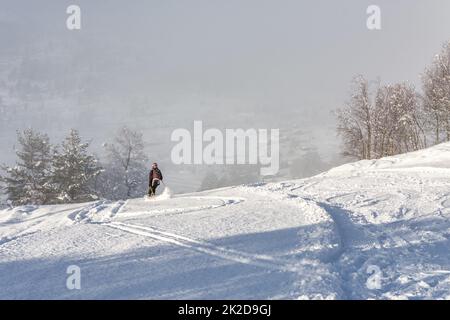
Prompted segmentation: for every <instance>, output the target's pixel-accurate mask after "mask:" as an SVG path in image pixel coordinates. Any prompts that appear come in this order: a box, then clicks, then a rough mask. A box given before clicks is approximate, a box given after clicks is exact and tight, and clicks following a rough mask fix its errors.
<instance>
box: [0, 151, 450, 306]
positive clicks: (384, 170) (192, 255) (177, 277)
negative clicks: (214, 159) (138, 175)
mask: <svg viewBox="0 0 450 320" xmlns="http://www.w3.org/2000/svg"><path fill="white" fill-rule="evenodd" d="M449 239H450V144H442V145H438V146H435V147H432V148H430V149H427V150H422V151H419V152H414V153H410V154H406V155H401V156H396V157H390V158H384V159H381V160H377V161H360V162H356V163H352V164H347V165H344V166H341V167H338V168H335V169H332V170H330V171H329V172H326V173H323V174H321V175H318V176H315V177H312V178H309V179H303V180H296V181H288V182H283V183H274V184H258V185H250V186H238V187H233V188H225V189H218V190H212V191H208V192H202V193H192V194H183V195H174V196H171V197H169V196H164V197H159V198H158V199H155V200H144V199H133V200H128V201H124V202H116V203H109V202H105V201H98V202H95V203H87V204H74V205H65V206H41V207H35V206H25V207H19V208H13V209H7V210H3V211H0V270H1V272H0V287H1V288H2V290H1V291H0V298H13V299H23V298H38V299H42V298H62V299H76V298H80V299H87V298H94V299H105V298H112V299H115V298H137V299H183V298H185V299H217V298H225V299H231V298H233V299H240V298H243V299H246V298H249V299H266V298H268V299H298V298H300V299H370V298H375V299H397V298H401V299H428V298H443V299H450V249H449V248H450V240H449ZM69 265H77V266H79V267H80V269H81V289H80V290H68V289H67V288H66V279H67V277H68V275H67V274H66V269H67V267H68V266H69Z"/></svg>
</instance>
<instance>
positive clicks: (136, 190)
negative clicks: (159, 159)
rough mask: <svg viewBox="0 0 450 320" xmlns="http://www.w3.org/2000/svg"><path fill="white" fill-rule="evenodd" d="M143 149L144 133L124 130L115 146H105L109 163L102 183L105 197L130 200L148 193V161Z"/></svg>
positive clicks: (100, 183)
mask: <svg viewBox="0 0 450 320" xmlns="http://www.w3.org/2000/svg"><path fill="white" fill-rule="evenodd" d="M144 147H145V144H144V140H143V137H142V133H139V132H136V131H133V130H131V129H129V128H128V127H123V128H121V129H120V130H119V132H118V133H117V135H116V137H115V141H114V143H112V144H110V145H106V150H107V163H106V164H105V172H104V174H102V175H101V177H100V182H99V185H100V189H101V190H102V195H103V196H104V197H106V198H109V199H113V200H119V199H128V198H134V197H138V196H142V195H144V194H145V193H146V192H147V183H148V182H147V174H148V170H147V168H146V163H147V162H148V158H147V156H146V154H145V152H144Z"/></svg>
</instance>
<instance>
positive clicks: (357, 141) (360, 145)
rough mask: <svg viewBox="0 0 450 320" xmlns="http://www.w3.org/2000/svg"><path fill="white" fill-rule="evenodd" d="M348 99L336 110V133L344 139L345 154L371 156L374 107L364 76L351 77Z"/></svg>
mask: <svg viewBox="0 0 450 320" xmlns="http://www.w3.org/2000/svg"><path fill="white" fill-rule="evenodd" d="M352 91H353V92H352V94H351V98H350V100H349V101H348V102H347V103H346V105H345V106H344V108H341V109H338V110H337V118H338V128H337V130H338V134H339V135H340V136H341V137H342V139H343V140H344V151H343V154H344V155H345V156H350V157H355V158H358V159H370V158H371V157H372V153H371V152H372V140H373V128H372V125H373V119H374V107H373V104H371V102H370V88H369V83H368V81H367V80H366V79H364V77H362V76H357V77H355V78H354V79H353V88H352Z"/></svg>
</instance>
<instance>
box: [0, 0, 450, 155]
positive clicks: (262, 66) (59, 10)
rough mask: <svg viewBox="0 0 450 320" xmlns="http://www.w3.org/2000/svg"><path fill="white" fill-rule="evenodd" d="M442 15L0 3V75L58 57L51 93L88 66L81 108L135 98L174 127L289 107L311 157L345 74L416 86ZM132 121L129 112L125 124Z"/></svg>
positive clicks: (417, 8)
mask: <svg viewBox="0 0 450 320" xmlns="http://www.w3.org/2000/svg"><path fill="white" fill-rule="evenodd" d="M70 4H77V5H79V6H80V7H81V10H82V30H80V31H69V30H67V29H66V25H65V21H66V17H67V14H66V13H65V10H66V8H67V6H68V5H70ZM370 4H376V5H379V6H380V7H381V10H382V11H381V13H382V30H380V31H369V30H368V29H367V28H366V18H367V15H366V12H365V11H366V8H367V6H368V5H370ZM449 14H450V1H448V0H428V1H425V0H420V1H418V0H383V1H381V0H376V1H372V0H371V1H365V0H341V1H331V0H329V1H323V0H319V1H317V0H314V1H312V0H310V1H300V0H281V1H280V0H277V1H274V0H272V1H267V0H221V1H218V0H190V1H180V0H179V1H171V0H165V1H148V0H147V1H144V0H142V1H137V0H133V1H117V0H116V1H93V0H89V1H87V0H85V1H62V0H58V1H56V0H55V1H48V0H46V1H21V0H19V1H17V0H14V1H13V0H0V37H1V39H2V41H1V42H0V59H1V62H2V64H0V68H2V69H3V70H0V75H1V74H2V73H7V71H6V69H5V68H6V67H7V65H8V61H12V62H11V63H14V61H16V60H17V59H20V58H21V57H22V56H28V57H29V56H32V57H33V56H35V57H41V56H46V57H47V59H49V61H50V63H54V62H55V61H62V62H61V65H64V66H65V67H64V68H63V69H62V68H61V65H58V67H57V68H59V69H60V70H61V71H60V73H61V74H58V77H59V78H61V79H63V80H64V85H65V87H64V88H65V89H61V95H63V94H62V93H63V91H64V92H65V91H67V88H70V86H71V85H72V83H73V86H74V87H75V86H79V85H80V82H82V83H87V81H88V80H89V81H91V80H92V79H91V77H93V75H92V74H90V71H86V70H95V72H92V73H95V75H96V76H98V77H101V78H98V79H102V80H101V81H100V80H98V79H97V80H95V79H94V80H92V85H91V86H90V89H91V91H92V92H91V93H90V96H89V97H90V99H91V100H90V101H89V103H90V104H91V105H94V107H96V108H98V109H101V110H102V111H103V112H104V113H105V117H106V118H107V117H108V115H107V113H108V109H107V106H111V105H112V104H114V103H119V102H118V101H120V103H121V104H123V105H124V108H128V107H129V106H128V105H127V102H128V101H132V100H133V99H135V98H136V96H145V99H147V100H146V101H147V102H146V103H147V105H148V108H152V110H153V111H154V112H164V110H165V109H166V108H169V107H171V108H175V109H176V112H177V114H178V115H179V116H180V117H181V118H182V119H185V123H183V121H182V120H180V121H178V122H177V123H176V124H174V126H175V127H176V126H180V125H181V126H185V127H190V126H191V125H192V121H193V120H195V118H196V117H197V116H198V114H196V108H197V107H198V106H200V105H201V106H202V107H203V108H206V109H208V110H209V111H210V113H211V114H212V115H211V117H213V114H214V112H215V111H218V112H219V113H220V114H221V115H222V114H223V113H226V112H227V110H229V112H230V113H231V112H235V111H234V110H235V109H236V108H237V109H239V110H240V111H242V110H246V108H248V112H249V113H250V115H251V114H255V123H254V124H249V125H252V126H254V125H258V124H259V122H258V119H259V116H260V114H263V115H264V116H265V117H266V118H269V119H274V125H278V126H283V123H282V122H279V121H276V120H275V119H277V118H278V117H285V118H286V119H289V118H290V112H291V111H292V112H294V111H295V114H296V116H297V117H298V119H299V123H301V124H302V125H303V124H305V123H306V124H307V128H306V131H311V132H312V131H314V139H315V140H314V141H315V143H316V144H317V146H318V148H319V150H320V152H321V153H322V154H325V155H329V154H332V155H331V156H333V155H334V154H337V152H338V150H337V146H338V140H337V138H336V137H335V135H334V118H333V116H332V114H331V111H332V110H334V109H335V108H337V107H339V106H341V105H342V104H343V103H344V102H345V100H346V99H347V97H348V91H349V86H350V81H351V79H352V77H353V76H355V75H357V74H363V75H364V76H366V77H367V78H368V79H374V80H375V79H376V78H378V77H379V78H380V79H381V81H382V82H383V83H389V82H397V81H406V80H407V81H411V82H412V83H414V84H415V85H416V86H417V87H418V89H419V90H420V74H421V73H422V72H423V70H424V68H425V67H426V66H427V65H429V64H430V62H431V61H432V58H433V56H434V55H435V54H437V53H438V52H439V50H440V48H441V46H442V44H443V42H444V41H448V40H450V19H449ZM36 59H38V58H36ZM39 59H41V58H39ZM5 63H6V64H5ZM46 63H47V62H46ZM55 63H56V62H55ZM66 65H67V68H66ZM77 70H81V71H80V72H82V73H83V74H84V76H83V77H82V78H80V76H78V75H77V76H75V74H76V73H77V72H78V71H77ZM34 77H35V78H37V79H35V80H36V81H39V80H40V79H39V74H38V76H37V77H36V75H34ZM80 79H81V80H80ZM86 79H88V80H86ZM96 81H97V82H96ZM65 96H66V94H65ZM100 96H101V97H102V98H101V99H102V100H101V101H102V102H98V101H100V98H99V97H100ZM108 99H110V100H108ZM44 100H45V99H44ZM3 101H5V97H3ZM18 103H19V102H18ZM42 103H43V104H45V103H46V101H43V102H42ZM77 103H80V101H77ZM96 103H98V104H97V105H96ZM19 104H20V103H19ZM130 104H131V102H130ZM68 105H70V104H65V106H66V107H67V106H68ZM61 108H65V107H64V106H61ZM71 108H76V107H71ZM130 108H131V107H130ZM72 111H73V110H72ZM30 112H39V110H37V109H36V110H34V109H32V110H31V111H30ZM131 114H133V116H132V115H131ZM191 115H192V116H191ZM134 117H139V116H136V115H135V112H130V118H129V119H127V120H128V122H129V123H128V124H130V123H131V124H133V121H134V119H135V118H134ZM168 117H170V116H169V115H168ZM119 118H120V119H119ZM81 119H82V120H80V119H78V120H77V121H79V123H80V125H81V123H83V122H84V118H82V117H81ZM221 119H223V123H222V124H223V125H224V126H232V125H233V124H232V121H230V120H229V119H233V117H232V116H231V117H230V118H229V119H228V118H224V117H223V116H220V118H219V119H215V120H211V123H212V124H216V125H220V121H221ZM116 120H117V121H116V122H118V123H121V121H122V122H127V121H126V120H124V119H123V117H118V119H116ZM289 120H292V119H289ZM74 121H75V120H74ZM149 121H151V120H149ZM167 121H168V122H170V119H167ZM110 122H111V121H109V122H108V125H109V124H110ZM262 124H264V125H270V123H269V124H268V123H267V120H265V121H264V122H261V125H262ZM25 125H27V126H30V125H33V123H31V124H30V123H26V124H18V125H17V128H15V127H13V126H12V125H11V127H9V128H3V129H1V131H0V132H1V134H2V135H3V137H2V138H3V140H2V148H5V147H6V146H8V144H9V145H12V143H13V141H14V139H15V130H16V129H20V126H25ZM89 125H91V126H92V124H89ZM108 125H107V124H104V123H102V122H101V121H100V122H98V123H96V126H97V128H98V131H99V132H102V134H99V138H98V142H100V141H101V140H102V139H105V135H106V134H105V133H104V132H108V134H110V132H112V131H113V129H111V128H110V127H109V126H108ZM36 126H38V127H41V128H42V126H43V125H36ZM46 126H47V129H49V130H48V131H50V132H51V131H52V130H51V126H52V125H49V124H46ZM86 126H87V124H86ZM103 126H104V128H108V129H102V127H103ZM140 126H141V127H142V125H140ZM149 126H150V127H152V125H149ZM281 129H283V128H281ZM54 131H57V132H59V128H58V129H55V130H54ZM93 132H95V130H92V131H91V132H89V134H90V135H91V136H92V135H93ZM93 138H94V137H93ZM0 160H1V159H0Z"/></svg>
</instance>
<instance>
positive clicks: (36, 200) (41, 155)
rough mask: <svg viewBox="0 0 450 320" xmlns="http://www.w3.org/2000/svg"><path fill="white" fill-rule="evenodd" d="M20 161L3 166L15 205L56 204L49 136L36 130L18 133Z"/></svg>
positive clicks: (8, 194)
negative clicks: (52, 187)
mask: <svg viewBox="0 0 450 320" xmlns="http://www.w3.org/2000/svg"><path fill="white" fill-rule="evenodd" d="M17 138H18V142H19V149H18V150H17V151H16V155H17V157H18V161H17V163H16V165H15V166H14V167H7V166H3V167H2V169H3V170H4V171H5V175H4V176H3V177H1V180H2V182H3V183H4V185H5V187H4V191H5V193H6V195H7V197H8V200H9V201H11V203H12V204H13V205H25V204H37V205H40V204H47V203H49V202H51V201H52V199H53V194H52V189H51V187H50V179H51V160H52V146H51V144H50V140H49V138H48V136H47V135H45V134H41V133H39V132H35V131H34V130H32V129H27V130H24V131H23V132H18V133H17Z"/></svg>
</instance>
